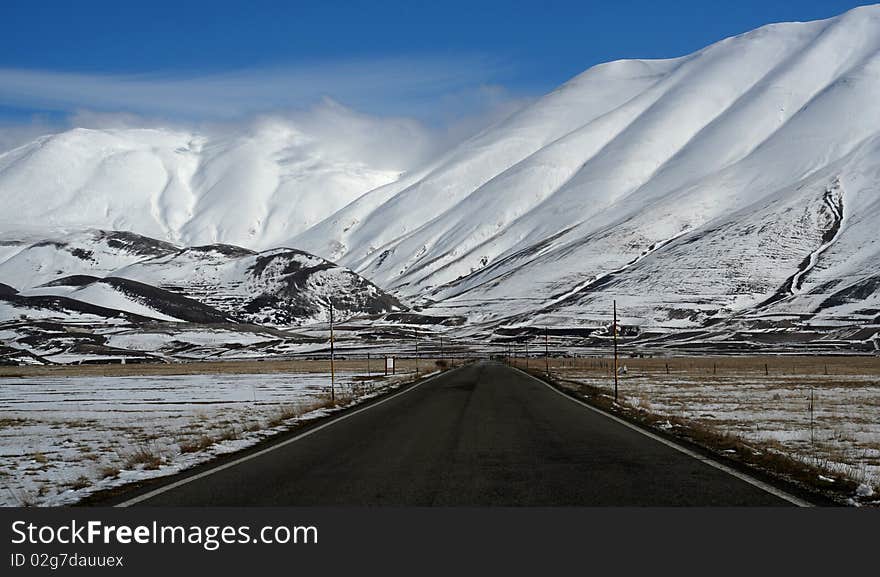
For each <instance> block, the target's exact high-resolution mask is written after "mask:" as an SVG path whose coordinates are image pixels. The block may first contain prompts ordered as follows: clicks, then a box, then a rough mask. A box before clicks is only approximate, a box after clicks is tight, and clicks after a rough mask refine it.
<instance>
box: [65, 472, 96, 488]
mask: <svg viewBox="0 0 880 577" xmlns="http://www.w3.org/2000/svg"><path fill="white" fill-rule="evenodd" d="M91 484H92V481H91V479H89V478H88V477H86V476H85V475H82V476H80V477H77V478H76V480H75V481H72V482H71V483H70V484H69V487H70V488H71V489H73V490H74V491H78V490H80V489H85V488H86V487H89V486H90V485H91Z"/></svg>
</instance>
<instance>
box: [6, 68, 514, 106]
mask: <svg viewBox="0 0 880 577" xmlns="http://www.w3.org/2000/svg"><path fill="white" fill-rule="evenodd" d="M506 70H507V67H506V65H504V64H502V63H500V62H498V61H494V60H491V59H488V58H485V57H479V56H472V57H461V58H452V59H450V58H436V57H426V58H417V59H407V58H394V59H380V60H364V61H344V62H326V63H311V64H305V65H298V66H293V67H287V68H273V69H256V70H240V71H231V72H223V73H216V74H202V75H182V74H173V75H168V74H137V75H103V74H85V73H71V72H53V71H40V70H21V69H0V106H7V107H16V108H20V109H25V110H51V111H70V110H78V109H88V110H99V111H104V112H125V113H135V114H140V115H161V116H167V117H171V118H175V119H190V120H204V119H233V118H239V117H243V116H248V115H253V114H257V113H265V112H270V111H275V110H284V109H291V108H304V107H308V106H311V105H313V104H314V103H315V102H317V101H320V100H321V99H323V98H325V97H329V98H332V99H334V100H336V101H338V102H342V103H343V104H345V105H346V106H350V107H353V108H356V109H358V110H363V111H366V112H369V113H372V114H383V115H384V114H394V115H402V116H413V117H416V118H420V119H423V120H426V121H429V122H431V121H434V120H438V119H441V120H442V117H443V116H444V115H445V114H448V112H449V111H447V110H443V109H442V106H438V103H442V102H444V99H445V98H446V97H448V96H450V95H456V94H479V91H480V90H481V89H482V87H483V86H484V85H486V84H491V83H494V82H496V81H497V79H498V78H499V77H502V76H503V75H504V73H505V71H506ZM459 104H460V105H461V104H462V103H461V102H460V103H459ZM464 104H469V105H471V106H472V105H473V104H474V103H473V102H470V103H467V102H465V103H464ZM463 112H465V113H466V112H468V111H463Z"/></svg>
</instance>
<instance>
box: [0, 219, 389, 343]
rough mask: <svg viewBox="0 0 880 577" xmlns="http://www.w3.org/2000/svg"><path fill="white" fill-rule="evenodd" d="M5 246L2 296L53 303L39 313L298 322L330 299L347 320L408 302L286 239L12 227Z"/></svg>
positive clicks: (324, 312)
mask: <svg viewBox="0 0 880 577" xmlns="http://www.w3.org/2000/svg"><path fill="white" fill-rule="evenodd" d="M4 248H5V249H6V252H5V255H4V256H5V258H4V259H3V260H0V279H2V282H3V284H2V285H0V298H6V299H7V300H8V301H9V302H10V303H13V304H15V305H17V306H26V305H27V306H31V305H32V308H33V307H36V308H40V307H39V305H40V304H41V303H42V304H46V303H48V304H50V305H52V306H49V307H48V310H47V311H46V312H45V313H43V314H42V315H41V316H46V315H50V316H51V315H52V314H54V312H58V311H59V310H60V308H59V307H61V305H59V304H58V303H61V304H63V305H64V307H63V308H65V310H75V309H76V307H77V306H78V307H80V308H83V309H84V310H85V309H87V308H89V307H99V308H101V310H111V311H117V312H124V313H127V314H129V315H137V316H138V317H140V318H149V319H154V320H158V321H171V322H181V321H183V322H193V323H201V324H211V323H221V324H223V323H230V322H246V323H254V324H268V325H278V326H291V325H302V324H307V323H310V322H317V321H322V320H325V319H326V318H327V316H328V315H329V309H330V306H331V303H332V306H333V307H334V309H335V310H336V313H337V318H339V319H340V320H341V319H343V318H348V317H351V316H358V315H373V314H382V313H388V312H395V311H403V310H405V309H406V307H405V306H404V305H403V304H402V303H401V302H400V301H398V300H397V299H396V298H394V297H392V296H390V295H388V294H386V293H385V292H383V291H382V290H381V289H379V288H378V287H376V286H375V285H374V284H372V283H370V282H369V281H367V280H366V279H364V278H362V277H360V276H358V275H357V274H355V273H353V272H352V271H350V270H348V269H345V268H343V267H340V266H337V265H336V264H334V263H332V262H329V261H327V260H324V259H322V258H319V257H316V256H314V255H311V254H308V253H305V252H302V251H298V250H294V249H289V248H278V249H272V250H268V251H262V252H256V251H252V250H249V249H245V248H241V247H237V246H233V245H222V244H215V245H206V246H200V247H190V248H182V247H179V246H175V245H172V244H169V243H165V242H161V241H157V240H155V239H151V238H148V237H143V236H139V235H136V234H133V233H116V232H108V231H101V230H89V231H77V232H70V233H66V234H61V235H55V236H52V237H50V238H48V239H40V240H36V239H34V238H28V239H23V238H21V237H13V239H12V240H6V241H5V242H4ZM19 291H20V292H19ZM50 297H51V298H54V299H55V300H51V299H50ZM59 299H63V301H61V300H59ZM72 302H76V303H79V304H78V305H76V306H73V305H72ZM89 310H91V309H89ZM7 313H8V314H7V316H8V315H13V316H14V315H16V314H17V313H16V310H14V309H10V310H9V311H7ZM21 314H25V313H21ZM10 318H12V317H10Z"/></svg>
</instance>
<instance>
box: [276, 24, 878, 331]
mask: <svg viewBox="0 0 880 577" xmlns="http://www.w3.org/2000/svg"><path fill="white" fill-rule="evenodd" d="M878 94H880V6H869V7H863V8H858V9H855V10H852V11H850V12H848V13H846V14H843V15H842V16H839V17H837V18H834V19H830V20H825V21H817V22H809V23H791V24H774V25H770V26H766V27H763V28H760V29H758V30H755V31H753V32H749V33H747V34H743V35H740V36H737V37H733V38H729V39H726V40H724V41H721V42H719V43H717V44H714V45H712V46H709V47H708V48H705V49H703V50H701V51H699V52H696V53H694V54H691V55H688V56H685V57H682V58H676V59H672V60H660V61H648V60H628V61H618V62H611V63H608V64H603V65H600V66H596V67H594V68H591V69H590V70H588V71H586V72H585V73H583V74H582V75H580V76H578V77H576V78H574V79H573V80H571V81H570V82H568V83H566V84H565V85H563V86H561V87H560V88H559V89H557V90H555V91H554V92H552V93H550V94H548V95H547V96H545V97H544V98H542V99H540V100H539V101H537V102H535V103H534V104H533V105H531V106H530V107H528V108H526V109H524V110H522V111H520V112H519V113H517V114H515V115H514V116H512V117H510V118H509V119H507V120H506V121H504V122H502V123H501V124H499V125H496V126H494V127H492V128H490V129H488V130H486V131H484V132H483V133H481V134H479V135H478V136H476V137H474V138H472V139H470V140H468V141H467V142H465V143H463V144H462V145H461V146H459V147H457V148H456V149H454V150H452V151H450V152H449V153H447V154H446V155H444V156H443V157H442V158H439V159H437V161H436V162H434V163H433V164H431V165H430V166H428V167H427V168H425V169H424V170H422V171H421V172H419V173H417V174H410V175H407V176H405V177H404V178H402V179H400V180H398V181H395V182H394V183H391V184H388V185H386V186H384V187H380V188H378V189H376V190H374V191H371V192H369V193H368V194H366V195H364V196H362V197H360V198H358V199H357V200H356V201H354V202H353V203H352V204H350V205H349V206H347V207H345V208H344V209H342V210H341V211H339V212H338V213H336V214H334V215H333V216H331V217H329V218H328V219H326V220H325V221H323V222H322V223H320V224H318V225H317V226H315V227H312V228H310V229H308V230H306V231H304V232H303V233H301V234H299V235H296V236H295V237H294V238H293V239H292V240H291V241H289V242H290V244H292V245H294V246H298V247H301V248H303V249H304V250H308V251H310V252H314V253H316V254H323V255H325V256H328V257H329V258H332V259H334V260H338V261H339V262H341V263H342V264H345V265H347V266H349V267H351V268H352V269H353V270H355V271H357V272H359V273H360V274H362V275H364V276H366V277H367V278H370V279H371V280H373V281H374V282H376V283H377V284H379V285H380V286H383V287H385V288H388V289H391V290H396V291H398V292H399V293H401V294H403V295H405V296H407V297H410V298H421V299H422V303H423V304H430V305H431V309H430V310H433V311H436V312H455V313H458V314H466V315H468V316H469V317H470V319H471V321H472V322H486V323H490V324H496V325H497V324H504V325H513V326H520V325H539V326H540V325H545V324H546V325H575V326H578V325H590V324H596V323H601V322H607V320H608V316H609V314H610V310H611V301H612V300H613V299H617V300H618V305H619V308H620V309H621V310H622V311H623V315H624V319H625V322H628V323H634V324H639V325H642V326H648V327H660V328H675V327H688V326H690V327H692V326H700V325H701V324H702V323H704V322H707V321H708V322H713V321H714V320H716V319H718V318H724V317H727V316H729V315H732V314H734V313H737V312H741V311H747V310H753V309H755V307H759V306H760V311H761V314H771V313H774V312H776V313H779V314H783V313H785V314H791V313H798V314H802V315H807V316H808V317H812V316H814V315H817V316H819V317H823V318H825V317H828V319H826V320H829V319H830V320H832V321H833V322H849V321H851V320H858V321H859V322H868V321H870V322H877V319H876V316H877V314H878V311H877V310H876V306H875V305H876V301H877V300H878V298H880V297H878V283H877V279H876V271H877V270H878V265H880V243H878V241H877V234H876V227H877V225H878V223H880V196H878V194H877V190H878V188H877V187H878V184H880V100H878V98H877V95H878ZM866 300H867V302H868V303H869V304H870V303H873V304H871V306H868V305H867V304H863V303H864V302H865V301H866ZM755 310H756V309H755Z"/></svg>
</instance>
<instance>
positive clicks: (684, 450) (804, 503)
mask: <svg viewBox="0 0 880 577" xmlns="http://www.w3.org/2000/svg"><path fill="white" fill-rule="evenodd" d="M511 368H513V369H514V370H515V371H517V372H520V373H522V374H523V375H525V376H527V377H529V378H530V379H532V380H535V381H538V382H539V383H541V384H542V385H544V386H545V387H547V388H548V389H550V390H551V391H553V392H554V393H556V394H558V395H560V396H562V397H565V398H566V399H568V400H570V401H573V402H575V403H577V404H579V405H582V406H584V407H586V408H588V409H590V410H591V411H593V412H595V413H598V414H600V415H602V416H603V417H608V418H609V419H611V420H613V421H616V422H618V423H620V424H621V425H623V426H625V427H629V428H630V429H632V430H633V431H636V432H638V433H641V434H643V435H645V436H646V437H649V438H651V439H654V440H655V441H658V442H660V443H663V444H664V445H666V446H667V447H671V448H673V449H675V450H676V451H679V452H680V453H684V454H685V455H687V456H688V457H692V458H694V459H697V460H698V461H702V462H703V463H706V464H707V465H709V466H712V467H715V468H716V469H718V470H720V471H724V472H725V473H727V474H728V475H731V476H733V477H736V478H737V479H739V480H741V481H745V482H746V483H748V484H749V485H753V486H755V487H757V488H759V489H761V490H763V491H765V492H767V493H770V494H771V495H773V496H775V497H779V498H780V499H782V500H784V501H788V502H789V503H791V504H793V505H797V506H798V507H813V506H814V505H813V504H812V503H810V502H809V501H805V500H803V499H800V498H798V497H795V496H794V495H790V494H788V493H786V492H785V491H783V490H781V489H777V488H776V487H774V486H773V485H770V484H769V483H765V482H764V481H760V480H758V479H755V478H754V477H751V476H749V475H747V474H745V473H742V472H740V471H737V470H736V469H734V468H732V467H728V466H727V465H725V464H723V463H719V462H718V461H714V460H712V459H710V458H708V457H706V456H704V455H701V454H699V453H697V452H696V451H692V450H690V449H688V448H687V447H683V446H682V445H679V444H678V443H674V442H672V441H670V440H669V439H665V438H663V437H661V436H660V435H657V434H655V433H652V432H651V431H649V430H647V429H643V428H642V427H639V426H638V425H634V424H633V423H630V422H629V421H627V420H625V419H621V418H620V417H618V416H616V415H612V414H611V413H609V412H607V411H603V410H602V409H599V408H597V407H594V406H592V405H590V404H588V403H585V402H583V401H581V400H580V399H576V398H574V397H572V396H570V395H566V394H565V393H563V392H562V391H560V390H559V389H557V388H556V387H554V386H553V385H551V384H550V383H547V382H545V381H542V380H541V379H539V378H537V377H535V376H532V375H530V374H529V373H527V372H525V371H522V370H520V369H518V368H516V367H511Z"/></svg>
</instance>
